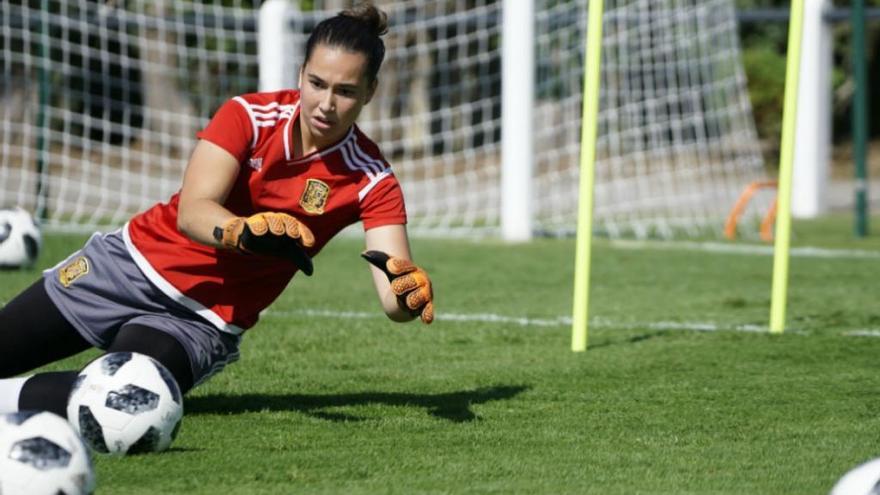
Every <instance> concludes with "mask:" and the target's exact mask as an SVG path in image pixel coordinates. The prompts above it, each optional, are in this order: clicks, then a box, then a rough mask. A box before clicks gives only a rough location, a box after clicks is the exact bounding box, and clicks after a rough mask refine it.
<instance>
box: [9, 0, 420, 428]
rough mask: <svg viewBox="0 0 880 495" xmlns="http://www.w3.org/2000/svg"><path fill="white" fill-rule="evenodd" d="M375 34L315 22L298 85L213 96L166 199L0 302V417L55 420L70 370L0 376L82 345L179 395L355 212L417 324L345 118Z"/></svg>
mask: <svg viewBox="0 0 880 495" xmlns="http://www.w3.org/2000/svg"><path fill="white" fill-rule="evenodd" d="M385 32H386V16H385V14H384V13H383V12H381V11H380V10H378V9H377V8H376V7H374V6H373V5H371V4H368V3H365V4H361V5H359V6H358V7H355V8H353V9H351V10H347V11H343V12H340V13H339V14H338V15H336V16H334V17H331V18H329V19H326V20H324V21H323V22H321V23H320V24H318V25H317V26H316V27H315V30H314V31H313V32H312V33H311V36H310V38H309V40H308V42H307V45H306V55H305V60H304V63H303V65H302V69H301V71H300V74H299V78H300V80H299V83H300V90H298V91H296V90H284V91H278V92H272V93H253V94H246V95H241V96H237V97H235V98H232V99H231V100H229V101H228V102H226V103H225V104H224V105H223V106H222V107H221V108H220V109H219V110H218V111H217V113H216V114H215V115H214V117H213V118H212V120H211V121H210V123H209V124H208V125H207V126H206V127H205V128H204V129H203V130H202V131H201V132H199V133H198V134H197V137H198V138H199V141H198V143H197V145H196V147H195V149H194V151H193V153H192V156H191V157H190V159H189V163H188V164H187V168H186V172H185V174H184V178H183V184H182V186H181V189H180V191H179V192H178V193H177V194H175V195H174V196H172V197H171V199H170V200H169V201H168V202H167V203H161V204H157V205H155V206H153V207H152V208H150V209H148V210H147V211H145V212H142V213H140V214H138V215H136V216H135V217H134V218H132V219H131V220H130V221H129V222H128V223H127V224H126V225H125V226H124V227H123V228H122V229H120V230H118V231H115V232H112V233H109V234H95V235H93V236H92V238H91V239H89V241H88V242H87V243H86V245H85V246H84V247H83V248H82V249H81V250H80V251H77V252H75V253H74V254H73V255H71V256H70V257H69V258H67V259H66V260H64V261H62V262H61V263H59V264H58V265H57V266H55V267H54V268H52V269H49V270H46V271H45V272H44V275H43V278H42V279H41V280H39V281H37V282H36V283H34V284H33V285H32V286H31V287H29V288H28V289H26V290H25V291H24V292H22V293H21V294H20V295H19V296H18V297H16V298H15V299H13V300H12V301H11V302H9V303H8V304H7V305H6V306H5V307H3V308H2V309H0V341H2V342H3V345H2V346H0V377H4V378H5V379H3V380H0V412H11V411H15V410H20V409H37V410H49V411H53V412H55V413H58V414H61V415H62V416H63V415H64V414H65V408H66V401H67V396H68V393H69V391H70V389H71V387H72V385H73V381H74V379H75V377H76V375H77V372H75V371H68V372H49V373H40V374H35V375H32V376H23V377H15V378H8V377H14V376H16V375H19V374H22V373H25V372H27V371H29V370H32V369H34V368H37V367H39V366H42V365H44V364H47V363H50V362H53V361H56V360H59V359H62V358H65V357H68V356H72V355H74V354H77V353H79V352H81V351H83V350H86V349H88V348H91V347H98V348H100V349H104V350H106V351H108V352H121V351H130V352H139V353H142V354H146V355H148V356H151V357H153V358H155V359H156V360H158V361H159V362H161V363H162V364H164V365H165V366H166V367H167V368H168V369H169V370H170V371H171V372H172V374H173V375H174V376H175V378H176V379H177V381H178V384H179V385H180V388H181V390H182V391H184V392H186V391H187V390H189V389H191V388H192V387H193V386H195V385H197V384H199V383H201V382H202V381H204V380H206V379H207V378H209V377H210V376H212V375H213V374H215V373H217V372H218V371H220V370H221V369H223V367H224V366H225V365H227V364H229V363H231V362H233V361H235V360H236V359H237V358H238V347H239V342H240V340H241V336H242V334H243V333H244V331H245V330H247V329H248V328H251V327H253V326H254V325H255V324H256V323H257V319H258V317H259V314H260V311H262V310H263V309H265V308H266V307H267V306H269V305H270V304H271V303H272V301H274V300H275V298H276V297H278V295H279V294H280V293H281V291H282V290H283V289H284V287H285V286H286V285H287V283H288V282H289V281H290V279H291V277H293V276H294V274H295V273H296V272H297V271H302V272H305V273H306V274H307V275H310V274H311V272H312V263H311V258H312V257H313V256H315V255H316V254H317V253H318V252H319V251H320V250H321V248H322V247H323V246H324V245H325V244H326V243H327V242H328V241H329V240H330V239H331V238H332V237H333V236H334V235H336V234H337V233H338V232H339V231H340V230H342V229H343V228H344V227H346V226H348V225H350V224H352V223H355V222H358V221H361V222H363V226H364V230H365V240H366V247H367V250H368V251H367V252H365V253H364V257H365V258H367V260H368V261H370V262H371V263H373V264H374V265H375V266H373V267H371V269H372V275H373V282H374V284H375V287H376V292H377V294H378V296H379V299H380V301H381V303H382V307H383V309H384V311H385V313H386V314H387V315H388V317H389V318H391V319H392V320H395V321H408V320H411V319H413V318H415V317H420V318H421V320H422V321H423V322H424V323H430V322H431V321H432V320H433V318H434V309H433V302H432V299H433V294H432V289H431V282H430V280H429V279H428V276H427V274H426V273H425V272H424V270H422V269H420V268H419V267H417V266H416V265H414V264H413V263H412V262H411V261H410V259H411V256H410V250H409V242H408V238H407V233H406V227H405V224H406V211H405V208H404V201H403V195H402V193H401V190H400V185H399V184H398V182H397V179H396V178H395V177H394V175H393V174H392V172H391V169H390V168H389V166H388V164H387V162H386V161H385V159H384V158H383V157H382V154H381V153H380V152H379V149H378V147H377V146H376V145H375V144H374V143H373V142H372V141H371V140H370V139H369V138H368V137H367V136H366V135H365V134H364V133H362V132H361V131H360V130H359V129H358V127H357V126H356V125H355V119H356V118H357V117H358V114H359V113H360V111H361V109H362V108H363V107H364V105H366V104H367V103H368V102H369V101H370V99H371V98H372V96H373V94H374V92H375V90H376V85H377V74H378V71H379V67H380V65H381V64H382V60H383V58H384V53H385V47H384V44H383V42H382V39H381V36H382V35H383V34H384V33H385Z"/></svg>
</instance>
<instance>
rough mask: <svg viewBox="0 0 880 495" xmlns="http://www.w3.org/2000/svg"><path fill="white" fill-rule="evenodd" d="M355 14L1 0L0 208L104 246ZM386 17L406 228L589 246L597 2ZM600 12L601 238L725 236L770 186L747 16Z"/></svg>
mask: <svg viewBox="0 0 880 495" xmlns="http://www.w3.org/2000/svg"><path fill="white" fill-rule="evenodd" d="M349 3H350V2H348V1H347V0H312V1H310V2H299V1H295V0H269V1H262V2H261V1H260V0H198V1H194V0H177V1H174V0H150V1H147V0H124V1H118V2H96V1H94V0H67V1H65V2H57V1H49V0H46V1H44V2H36V3H35V2H26V1H24V0H12V1H8V2H0V67H2V76H0V78H2V79H0V206H12V205H20V206H22V207H24V208H26V209H28V210H30V211H32V212H33V211H36V212H39V213H40V216H41V217H42V218H43V221H44V224H45V225H46V226H48V227H50V228H53V229H63V230H78V231H90V230H95V229H107V228H113V227H116V226H119V225H121V224H122V223H123V222H124V221H125V220H126V219H127V218H129V217H130V216H131V215H132V214H133V213H135V212H137V211H139V210H143V209H145V208H147V207H149V206H150V205H151V204H153V203H155V202H157V201H163V200H165V199H167V198H168V196H170V195H171V194H172V193H173V192H174V191H175V190H176V189H177V188H178V187H179V185H180V179H181V175H182V172H183V167H184V165H185V163H186V159H187V157H188V154H189V152H190V150H191V149H192V146H193V144H194V142H195V136H194V135H195V131H196V130H198V129H199V128H201V127H202V126H203V125H204V124H205V123H206V122H207V121H208V119H209V118H210V117H211V115H212V114H213V112H214V111H215V110H216V109H217V108H218V107H219V106H220V104H221V103H222V102H223V101H225V99H227V98H229V97H231V96H234V95H236V94H240V93H247V92H252V91H257V90H258V89H260V88H262V89H278V88H281V87H291V86H295V84H296V79H297V78H296V74H297V71H298V69H299V64H300V63H301V61H302V57H303V55H304V54H303V53H302V47H303V45H304V43H305V39H306V36H307V34H308V33H309V32H310V30H311V29H312V28H313V27H314V25H315V24H316V23H317V22H319V21H320V20H321V19H324V18H326V17H327V16H328V15H330V14H333V13H335V12H337V11H339V10H340V9H342V8H344V7H345V6H347V5H348V4H349ZM377 3H378V4H379V5H380V6H381V7H382V8H383V9H384V10H385V11H386V12H387V13H388V15H389V19H390V23H391V26H390V27H391V30H390V32H389V34H388V35H387V36H386V37H385V41H386V45H387V48H388V50H387V56H386V61H385V64H384V66H383V68H382V71H381V72H380V86H379V92H378V94H377V95H376V98H375V99H374V101H373V102H371V104H370V105H368V106H367V107H366V109H365V111H364V113H363V115H362V117H361V125H362V127H363V128H364V129H365V131H366V132H367V133H368V134H369V135H370V136H371V137H373V138H374V139H375V140H376V141H377V142H378V143H379V145H380V147H381V148H382V150H383V152H384V153H385V155H386V157H387V158H388V160H389V161H390V162H391V164H392V166H393V168H394V170H395V173H396V174H397V175H398V176H399V177H400V179H401V182H402V184H403V187H404V193H405V195H406V199H407V207H408V213H409V216H410V229H411V231H412V232H413V233H415V234H421V235H434V236H503V237H505V238H507V239H513V240H522V239H527V238H529V237H530V236H532V235H536V234H537V235H570V234H571V233H573V231H574V226H575V217H576V210H577V199H578V191H577V184H578V155H579V148H580V143H579V137H580V122H581V115H580V110H581V101H582V94H581V92H582V87H583V84H582V77H583V50H584V38H585V36H586V8H587V7H586V4H587V2H585V1H584V0H439V1H435V0H387V1H384V0H380V1H378V2H377ZM606 3H607V6H606V15H605V20H604V23H605V28H604V32H605V35H604V38H603V44H602V50H603V58H604V61H605V65H604V67H605V68H604V70H603V73H602V83H601V87H602V92H601V103H600V118H599V140H598V148H597V151H598V153H597V159H598V161H597V168H596V171H597V173H596V207H595V214H596V220H595V226H596V229H597V230H598V231H600V232H602V233H605V234H607V235H610V236H625V235H631V236H637V237H650V236H673V235H682V234H683V235H688V234H697V233H700V234H702V233H706V232H710V233H711V232H720V230H721V225H722V223H723V219H724V216H725V215H726V214H727V213H728V211H729V210H730V208H731V207H732V206H733V204H734V202H735V199H736V197H737V196H738V195H739V193H740V192H741V191H742V190H743V188H745V187H746V186H747V185H748V183H749V182H750V181H753V180H756V179H761V178H764V175H765V171H764V166H763V163H762V160H761V155H760V153H759V150H758V143H757V139H756V136H755V131H754V127H753V123H752V115H751V109H750V107H749V101H748V97H747V94H746V90H745V78H744V75H743V71H742V65H741V62H740V51H739V42H738V37H737V29H736V15H735V12H734V9H733V4H732V0H699V1H698V0H608V1H607V2H606ZM38 4H39V5H38ZM305 4H308V5H309V8H310V10H302V9H301V8H300V7H299V6H301V5H305ZM44 7H45V8H44ZM261 9H262V10H261ZM258 47H259V48H258ZM273 50H274V51H273ZM817 120H818V119H817ZM765 208H766V203H765V204H760V203H759V204H757V205H755V206H754V209H755V212H754V213H758V214H760V213H763V210H764V209H765Z"/></svg>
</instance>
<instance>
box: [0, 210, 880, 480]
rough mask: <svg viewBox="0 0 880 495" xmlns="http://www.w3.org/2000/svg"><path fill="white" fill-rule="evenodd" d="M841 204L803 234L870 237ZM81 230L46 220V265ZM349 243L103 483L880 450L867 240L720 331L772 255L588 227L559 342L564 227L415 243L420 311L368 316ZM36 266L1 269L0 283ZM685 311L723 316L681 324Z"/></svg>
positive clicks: (554, 476)
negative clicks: (527, 237) (516, 239)
mask: <svg viewBox="0 0 880 495" xmlns="http://www.w3.org/2000/svg"><path fill="white" fill-rule="evenodd" d="M847 222H848V219H845V218H840V219H830V220H822V221H818V222H810V223H803V222H799V223H796V224H795V235H794V244H795V245H798V246H818V247H829V248H845V249H858V250H865V251H874V252H877V251H880V249H878V248H880V242H878V239H877V237H873V238H870V239H867V240H859V241H856V240H852V239H850V236H851V234H850V232H851V227H850V226H849V224H848V223H847ZM875 225H876V223H875ZM83 240H84V238H82V237H66V236H51V237H49V238H48V239H47V242H46V250H45V252H44V255H43V256H42V258H41V263H42V265H43V266H47V265H51V264H54V263H56V262H57V261H58V260H59V259H61V258H62V257H64V256H65V255H66V254H67V253H68V252H69V251H70V250H71V249H73V246H77V245H79V244H81V243H82V241H83ZM360 249H361V241H360V240H356V239H344V238H343V239H338V240H336V241H334V242H333V243H331V244H330V246H328V247H327V249H326V250H325V252H324V253H322V254H321V256H319V257H318V258H317V259H316V267H315V276H314V277H312V278H307V277H302V278H299V277H297V279H295V280H294V281H293V282H292V283H291V285H290V286H289V287H288V289H287V291H286V292H285V293H284V294H283V295H282V297H281V298H279V300H278V301H277V302H276V304H275V305H274V306H273V307H272V308H271V310H270V311H268V312H267V314H265V315H264V317H263V320H262V321H261V323H260V324H259V325H258V327H257V328H255V329H254V330H253V331H252V332H251V333H249V334H248V335H247V337H246V338H245V341H244V343H243V346H242V360H241V361H240V362H239V363H236V364H235V365H233V366H231V367H230V368H228V369H227V370H226V371H224V372H223V373H222V374H220V375H218V376H217V377H215V378H214V379H212V380H211V381H209V382H208V383H206V384H204V385H203V386H201V387H200V388H197V389H196V390H194V391H193V392H192V393H191V394H190V395H189V396H188V397H187V401H186V404H185V407H186V410H187V414H186V416H185V419H184V424H183V428H182V430H181V433H180V436H179V437H178V439H177V441H176V442H175V444H174V446H173V447H172V449H171V450H170V451H169V452H166V453H162V454H154V455H144V456H136V457H130V458H121V459H115V458H106V457H98V458H97V459H96V469H97V475H98V480H99V493H101V494H153V493H157V494H158V493H162V494H172V493H187V494H189V493H205V494H208V493H210V494H214V493H234V494H267V493H271V494H275V493H328V494H329V493H334V494H335V493H355V494H357V493H399V494H410V493H456V494H458V493H505V494H507V493H528V494H535V493H542V494H543V493H548V494H556V493H578V494H585V493H589V494H605V495H614V494H621V495H622V494H652V495H656V494H825V493H827V492H828V491H829V490H830V488H831V486H832V485H833V484H834V482H835V481H836V479H837V478H839V477H840V476H841V475H842V474H843V473H844V472H845V471H847V470H848V469H850V468H851V467H853V466H854V465H856V464H857V463H859V462H861V461H864V460H867V459H869V458H872V457H876V456H880V444H878V435H877V431H880V416H878V414H877V413H876V403H877V399H878V389H880V387H878V385H880V376H878V360H877V356H878V351H880V339H878V338H871V337H854V336H848V335H847V332H851V331H856V330H875V331H876V330H880V307H878V306H877V297H878V295H880V290H878V289H877V281H876V278H877V276H878V273H880V271H878V269H877V267H878V263H880V258H869V257H862V258H858V257H832V258H819V257H796V258H793V259H792V261H791V286H790V289H789V306H788V331H787V332H786V333H785V334H783V335H769V334H767V333H760V332H740V331H735V329H737V328H740V329H741V328H752V326H754V327H757V326H762V327H766V325H767V321H768V319H769V303H770V301H769V294H770V279H771V269H772V258H771V257H769V256H766V255H749V254H729V253H728V254H724V253H711V252H705V251H699V250H696V249H655V248H653V247H648V248H644V249H631V248H628V249H620V248H617V247H614V246H613V245H612V244H611V243H609V242H607V241H603V240H598V241H596V243H595V249H594V251H593V284H592V292H591V295H592V297H591V321H592V322H593V325H592V326H591V330H590V341H589V343H590V350H589V351H588V352H586V353H581V354H574V353H572V352H571V351H570V350H569V346H570V331H571V330H570V327H569V326H568V325H567V324H566V323H565V322H564V320H562V319H561V318H564V317H567V316H568V315H569V314H570V312H571V279H572V273H573V266H572V265H573V259H574V242H573V241H572V240H538V241H535V242H532V243H529V244H524V245H506V244H504V243H500V242H487V241H483V242H467V241H428V240H418V241H416V242H414V250H415V252H416V254H417V255H418V259H419V261H420V262H421V263H422V264H423V265H424V266H425V267H426V268H427V269H428V271H429V272H430V273H431V274H432V277H433V279H434V281H435V292H436V294H437V313H438V316H439V318H440V319H439V320H438V321H436V322H435V323H434V325H431V326H430V327H426V326H422V325H420V324H417V323H411V324H407V325H398V324H394V323H391V322H388V321H386V320H385V319H384V317H382V316H381V315H380V310H379V305H378V302H377V301H376V300H375V297H374V296H373V294H372V288H371V285H370V281H369V276H368V274H367V268H366V266H365V263H364V262H363V261H362V260H360V259H359V257H358V256H357V254H358V252H359V250H360ZM38 274H39V272H38V271H37V270H33V271H29V272H3V273H0V300H4V301H6V300H9V299H10V298H11V297H12V296H14V294H15V293H17V292H18V291H19V290H21V289H22V288H24V287H25V286H26V285H27V284H28V283H30V281H31V280H32V279H34V278H35V277H36V276H37V275H38ZM307 310H321V311H326V312H327V314H319V315H315V314H310V313H308V311H307ZM343 312H351V314H350V315H348V316H346V315H343V314H341V313H343ZM477 315H495V316H496V317H499V318H500V317H508V318H513V317H522V318H532V319H536V320H539V321H533V322H532V324H526V325H522V324H519V323H517V322H515V321H512V320H510V321H508V322H506V323H505V322H497V321H495V322H493V321H490V320H491V318H488V317H483V318H480V317H478V316H477ZM444 317H445V319H444ZM554 321H557V322H560V323H558V324H553V322H554ZM696 324H699V325H702V326H700V327H699V328H707V329H710V328H717V329H720V330H719V331H702V332H701V331H689V330H684V329H676V328H691V327H694V326H695V325H696ZM92 356H94V353H87V354H86V355H83V356H78V357H76V358H73V359H71V360H68V361H66V362H63V363H59V364H57V365H53V367H52V369H62V368H71V367H76V366H80V365H81V364H83V363H84V362H85V360H87V359H88V358H90V357H92Z"/></svg>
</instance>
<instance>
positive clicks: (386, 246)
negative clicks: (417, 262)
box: [365, 225, 415, 322]
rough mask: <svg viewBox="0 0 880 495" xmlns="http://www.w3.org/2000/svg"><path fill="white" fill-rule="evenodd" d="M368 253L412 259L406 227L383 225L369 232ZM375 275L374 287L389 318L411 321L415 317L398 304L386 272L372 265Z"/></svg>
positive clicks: (366, 235) (367, 237) (367, 234)
mask: <svg viewBox="0 0 880 495" xmlns="http://www.w3.org/2000/svg"><path fill="white" fill-rule="evenodd" d="M365 239H366V244H367V250H368V251H371V250H372V251H382V252H384V253H387V254H388V255H390V256H394V257H397V258H403V259H407V260H410V259H412V257H411V255H410V250H409V238H408V236H407V235H406V226H404V225H383V226H381V227H375V228H372V229H370V230H368V231H367V232H366V234H365ZM370 271H371V272H372V274H373V285H374V286H375V287H376V294H377V295H378V296H379V301H380V302H381V303H382V309H383V310H384V311H385V314H386V315H388V318H390V319H392V320H394V321H401V322H403V321H410V320H412V319H413V318H415V316H414V315H413V314H412V313H410V311H409V310H408V309H406V308H403V307H401V306H400V304H398V299H397V296H396V295H394V292H392V291H391V283H390V282H388V276H387V275H385V272H383V271H382V270H380V269H378V268H376V267H375V266H373V265H370Z"/></svg>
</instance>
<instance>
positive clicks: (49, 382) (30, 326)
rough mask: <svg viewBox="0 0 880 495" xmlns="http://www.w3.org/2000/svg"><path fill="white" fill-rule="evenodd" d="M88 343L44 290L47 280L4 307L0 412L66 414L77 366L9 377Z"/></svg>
mask: <svg viewBox="0 0 880 495" xmlns="http://www.w3.org/2000/svg"><path fill="white" fill-rule="evenodd" d="M90 347H92V346H91V344H89V342H88V341H86V340H85V339H84V338H82V336H81V335H80V334H79V332H77V331H76V330H75V329H74V328H73V326H72V325H71V324H70V323H68V321H67V320H66V319H65V318H64V316H62V315H61V313H60V312H59V311H58V308H57V307H56V306H55V303H53V302H52V299H50V298H49V296H48V294H46V290H45V288H44V287H43V280H42V279H40V280H37V281H36V282H34V283H33V284H32V285H31V286H30V287H28V288H27V289H25V290H24V292H22V293H21V294H19V295H18V296H17V297H15V299H13V300H12V301H10V302H9V303H8V304H7V305H6V306H4V307H3V308H0V377H2V378H5V379H0V413H5V412H14V411H18V410H21V409H40V410H50V411H52V412H54V413H56V414H58V413H60V414H61V415H62V416H63V415H64V407H65V403H66V401H67V395H66V393H67V392H69V391H70V387H71V386H72V385H73V380H74V379H75V378H76V372H73V371H69V372H52V373H41V374H39V375H35V376H32V377H19V378H10V377H13V376H15V375H18V374H20V373H24V372H27V371H30V370H33V369H35V368H39V367H40V366H43V365H45V364H49V363H52V362H55V361H58V360H59V359H63V358H66V357H69V356H73V355H74V354H79V353H80V352H82V351H84V350H86V349H88V348H90ZM61 396H63V398H62V399H61V400H60V401H59V400H58V397H61Z"/></svg>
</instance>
